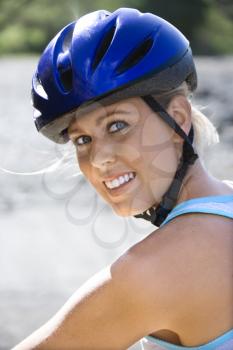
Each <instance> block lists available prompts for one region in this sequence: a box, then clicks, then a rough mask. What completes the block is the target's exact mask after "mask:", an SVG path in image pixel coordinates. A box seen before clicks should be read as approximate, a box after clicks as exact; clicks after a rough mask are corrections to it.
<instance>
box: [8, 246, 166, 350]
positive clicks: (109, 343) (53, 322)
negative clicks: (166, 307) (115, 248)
mask: <svg viewBox="0 0 233 350" xmlns="http://www.w3.org/2000/svg"><path fill="white" fill-rule="evenodd" d="M137 259H138V258H137V257H136V256H135V255H134V253H132V251H131V250H129V251H127V252H126V253H125V254H123V255H122V256H121V257H120V258H119V259H118V260H117V261H115V262H114V263H113V264H112V265H110V266H107V267H106V268H105V269H103V270H101V271H100V272H99V273H97V274H96V275H94V276H93V277H92V278H91V279H89V280H88V281H87V282H86V283H85V284H84V285H83V286H82V287H81V288H79V289H78V290H77V291H76V292H75V293H74V294H73V295H72V297H71V298H70V299H69V300H68V301H67V302H66V303H65V305H64V306H63V307H62V308H61V309H60V310H59V311H58V312H57V314H55V316H54V317H52V318H51V319H50V320H49V321H48V322H47V323H46V324H45V325H43V326H42V327H41V328H39V329H38V330H37V331H35V332H34V333H33V334H32V335H30V336H29V337H28V338H26V339H25V340H24V341H23V342H21V343H20V344H19V345H17V346H16V347H14V349H13V350H32V349H38V350H45V349H46V350H51V349H54V350H55V349H56V350H64V349H66V350H69V349H70V350H71V349H72V350H73V349H76V350H79V349H80V350H81V349H82V350H86V349H87V350H88V349H92V350H95V349H96V350H100V349H101V350H104V349H108V350H109V349H113V350H125V349H127V348H128V347H129V346H131V345H132V344H134V343H135V342H137V341H138V340H139V339H141V338H142V337H143V336H145V335H146V334H149V333H150V332H152V331H153V330H154V329H155V328H156V325H158V324H159V318H160V316H159V315H160V313H161V312H162V296H161V293H160V291H159V288H158V292H157V291H156V287H155V286H153V290H150V289H149V288H145V283H146V284H147V285H148V278H147V277H148V274H147V273H146V271H145V266H141V261H137ZM155 270H156V268H155V266H153V272H155ZM158 270H159V266H158ZM146 275H147V276H146ZM157 286H159V280H158V283H157Z"/></svg>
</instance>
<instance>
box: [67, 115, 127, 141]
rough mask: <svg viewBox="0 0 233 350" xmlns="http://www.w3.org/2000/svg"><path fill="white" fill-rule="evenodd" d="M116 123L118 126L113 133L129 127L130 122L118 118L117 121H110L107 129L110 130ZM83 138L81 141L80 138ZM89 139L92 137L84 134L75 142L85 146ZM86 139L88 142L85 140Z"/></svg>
mask: <svg viewBox="0 0 233 350" xmlns="http://www.w3.org/2000/svg"><path fill="white" fill-rule="evenodd" d="M114 125H116V126H117V127H116V128H115V130H113V131H112V132H111V133H112V134H113V133H115V132H117V131H120V130H122V129H124V128H125V127H127V126H128V123H126V122H124V121H123V120H117V121H114V122H111V123H109V124H108V125H107V129H108V130H110V129H111V128H112V126H114ZM82 139H83V142H81V143H80V142H79V140H82ZM88 139H91V137H90V136H87V135H82V136H79V137H77V138H76V139H74V141H73V143H74V144H75V146H83V145H86V144H87V143H88V141H87V140H88ZM85 140H86V141H87V142H85Z"/></svg>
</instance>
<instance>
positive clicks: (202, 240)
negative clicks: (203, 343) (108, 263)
mask: <svg viewBox="0 0 233 350" xmlns="http://www.w3.org/2000/svg"><path fill="white" fill-rule="evenodd" d="M232 245H233V231H232V220H231V219H229V218H225V217H221V216H218V215H211V214H198V213H192V214H186V215H182V216H180V217H177V218H175V219H174V220H172V221H171V222H170V223H168V224H167V225H165V226H163V227H162V228H159V229H157V230H155V231H153V232H152V233H151V234H150V235H148V236H147V237H146V238H145V239H143V240H142V241H140V242H139V243H137V244H136V245H134V246H133V247H132V248H131V255H132V256H134V259H135V261H136V262H137V263H136V264H135V265H138V266H139V270H140V274H139V278H140V279H141V281H140V283H141V285H143V288H144V289H146V291H145V293H148V295H151V299H152V300H151V304H153V298H154V297H153V295H161V296H163V297H164V298H162V297H161V303H162V308H161V310H169V311H167V312H164V313H162V314H161V315H160V317H161V325H164V324H166V323H167V324H168V325H169V324H173V326H174V329H176V331H177V333H179V334H181V333H182V332H185V327H186V326H185V324H184V320H185V323H188V322H194V323H195V322H196V323H195V324H198V325H199V326H198V327H200V329H199V330H198V331H201V327H203V325H202V324H201V319H205V320H206V316H205V315H206V314H209V315H211V314H212V313H211V311H212V312H220V310H221V308H222V307H223V305H226V306H228V309H229V310H230V305H229V300H231V299H230V296H231V293H232V278H231V276H232V274H233V266H232V257H233V255H232ZM223 285H224V286H225V288H224V292H223V291H222V286H223ZM155 291H156V294H155ZM219 295H221V298H219ZM193 305H195V309H194V308H193ZM213 307H214V308H215V310H214V309H213ZM217 309H218V310H217ZM216 310H217V311H216ZM209 322H211V320H209ZM221 322H223V320H221ZM213 326H214V325H213ZM203 329H204V328H203ZM155 330H156V329H155ZM181 330H182V331H181ZM187 332H188V331H187ZM187 332H186V333H185V334H184V333H183V335H184V337H185V336H187Z"/></svg>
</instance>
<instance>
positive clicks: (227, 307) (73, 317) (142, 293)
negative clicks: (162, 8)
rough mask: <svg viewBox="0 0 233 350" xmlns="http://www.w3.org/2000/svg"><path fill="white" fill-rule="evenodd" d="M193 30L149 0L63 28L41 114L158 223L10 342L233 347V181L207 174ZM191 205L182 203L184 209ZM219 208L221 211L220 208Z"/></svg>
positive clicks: (122, 211)
mask: <svg viewBox="0 0 233 350" xmlns="http://www.w3.org/2000/svg"><path fill="white" fill-rule="evenodd" d="M196 85H197V81H196V71H195V66H194V62H193V58H192V53H191V49H190V47H189V43H188V41H187V39H186V38H185V37H184V36H183V35H182V34H181V33H180V32H179V31H178V30H177V29H176V28H175V27H173V26H172V25H171V24H169V23H168V22H166V21H164V20H163V19H161V18H159V17H157V16H155V15H152V14H150V13H146V14H142V13H140V12H139V11H137V10H135V9H127V8H122V9H118V10H117V11H115V12H113V13H110V12H107V11H103V10H102V11H96V12H93V13H90V14H88V15H86V16H83V17H81V18H80V19H79V20H78V21H77V22H73V23H71V24H69V25H68V26H66V27H65V28H64V29H62V30H61V31H60V32H59V33H58V34H57V36H56V37H55V38H54V39H53V40H52V41H51V42H50V44H49V45H48V46H47V48H46V49H45V51H44V53H43V54H42V56H41V58H40V61H39V64H38V67H37V71H36V73H35V75H34V78H33V87H32V97H33V105H34V108H35V115H34V119H35V124H36V127H37V129H38V131H40V132H41V133H42V134H43V135H45V136H46V137H48V138H49V139H51V140H52V141H54V142H56V143H66V142H68V141H69V140H71V141H72V142H73V143H74V146H75V147H76V154H77V159H78V163H79V167H80V169H81V171H82V172H83V174H84V176H85V177H86V179H87V180H88V181H89V182H90V183H91V184H92V185H93V186H94V188H95V189H96V191H97V192H98V193H99V194H100V195H101V196H102V197H103V198H104V200H105V201H106V202H107V203H108V204H109V205H110V206H111V207H112V208H113V209H114V211H115V212H116V214H117V215H120V216H132V215H133V216H135V217H136V218H144V219H146V220H149V221H151V222H152V223H153V224H154V225H155V226H156V228H155V230H154V231H153V232H152V233H151V234H150V235H148V236H147V237H146V238H145V239H143V240H141V241H140V242H138V243H137V244H135V245H134V246H132V247H131V248H130V249H128V250H127V251H126V252H125V253H124V254H123V255H122V256H120V257H119V258H118V259H117V260H116V261H115V262H114V263H113V264H111V265H110V266H107V267H106V268H105V269H104V270H102V271H100V272H99V273H98V274H97V275H95V276H94V277H93V278H91V279H90V280H89V281H87V282H86V283H85V284H84V285H83V286H82V287H81V288H79V289H78V290H77V292H76V293H75V294H74V295H73V296H72V297H71V298H70V299H69V300H68V301H67V303H66V304H65V305H64V306H63V307H62V308H61V310H59V311H58V313H57V314H56V315H55V316H54V317H53V318H52V319H51V320H49V321H48V322H47V323H46V324H45V325H44V326H42V327H41V328H40V329H39V330H37V331H36V332H34V333H33V334H32V335H31V336H29V337H28V338H27V339H26V340H25V341H23V342H22V343H21V344H19V345H18V346H16V347H15V348H14V349H15V350H26V349H46V350H48V349H57V350H58V349H82V350H85V349H101V350H102V349H114V350H116V349H127V348H128V347H129V346H131V345H132V344H134V343H135V342H137V341H139V340H140V339H142V338H143V339H142V340H141V344H142V347H143V349H145V350H146V349H148V350H149V349H185V348H186V347H187V348H190V347H191V349H203V350H207V349H208V350H209V349H221V350H223V349H224V350H226V349H228V350H229V349H233V312H232V308H233V293H232V292H233V281H232V276H233V264H232V257H233V253H232V243H233V225H232V219H233V188H232V187H231V186H230V184H228V183H227V181H226V182H224V181H220V180H218V179H216V178H214V177H213V176H211V175H210V174H209V173H208V172H207V170H206V169H205V167H204V166H203V164H202V161H201V159H200V158H199V156H200V154H201V151H202V148H201V143H203V142H204V143H205V142H206V143H210V142H216V141H218V140H217V133H216V131H215V128H214V126H213V125H212V124H211V123H210V122H209V121H208V120H207V118H206V117H205V116H203V114H201V113H200V112H198V111H197V110H195V108H193V107H192V105H191V103H190V101H189V96H190V94H191V93H192V91H194V90H195V88H196ZM183 214H185V215H183ZM213 214H216V215H213Z"/></svg>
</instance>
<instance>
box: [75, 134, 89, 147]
mask: <svg viewBox="0 0 233 350" xmlns="http://www.w3.org/2000/svg"><path fill="white" fill-rule="evenodd" d="M88 138H89V139H90V137H89V136H86V135H82V136H79V137H77V138H76V139H74V140H73V143H74V145H75V146H82V145H85V144H86V143H87V142H84V141H85V140H87V139H88ZM82 139H83V140H84V141H83V142H79V140H82Z"/></svg>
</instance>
